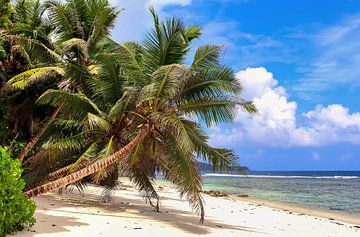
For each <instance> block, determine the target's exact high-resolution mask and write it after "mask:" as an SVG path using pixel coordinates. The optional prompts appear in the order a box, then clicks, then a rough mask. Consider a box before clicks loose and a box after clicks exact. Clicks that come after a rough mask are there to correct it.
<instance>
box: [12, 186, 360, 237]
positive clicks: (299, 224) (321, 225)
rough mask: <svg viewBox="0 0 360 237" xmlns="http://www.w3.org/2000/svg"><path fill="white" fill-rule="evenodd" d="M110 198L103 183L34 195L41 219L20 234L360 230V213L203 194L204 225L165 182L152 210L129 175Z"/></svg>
mask: <svg viewBox="0 0 360 237" xmlns="http://www.w3.org/2000/svg"><path fill="white" fill-rule="evenodd" d="M122 183H123V184H122V185H121V186H120V187H119V189H118V190H117V191H115V193H114V196H113V199H112V201H110V202H108V203H103V202H101V201H99V196H100V194H101V192H102V189H101V188H99V187H96V186H89V187H88V188H87V190H86V191H85V195H84V196H81V195H79V193H78V191H76V190H74V191H73V192H72V193H71V194H69V193H68V194H66V195H65V194H63V195H59V194H55V193H53V194H48V195H44V196H41V197H38V198H36V199H35V201H36V204H37V211H36V214H35V217H36V219H37V223H36V225H35V226H33V227H32V228H31V229H29V230H24V231H22V232H20V233H18V234H17V235H16V237H46V236H59V237H67V236H69V237H70V236H71V237H74V236H80V237H85V236H86V237H90V236H156V237H159V236H172V237H173V236H197V235H204V236H222V237H225V236H302V237H303V236H317V237H320V236H326V237H327V236H331V237H334V236H346V237H351V236H356V237H358V236H360V226H359V225H360V219H359V218H356V217H352V216H347V215H342V214H338V213H335V212H334V213H333V212H324V211H320V210H313V209H307V208H302V207H293V206H292V205H285V204H282V203H276V202H268V201H262V200H256V199H252V198H237V197H211V196H209V195H206V194H204V200H205V202H206V218H205V223H204V224H203V225H201V224H199V222H198V221H199V218H198V216H197V215H196V213H194V212H192V210H191V208H190V206H189V204H188V202H187V201H186V200H184V199H180V198H179V195H178V193H177V192H176V190H175V189H173V188H172V187H167V186H166V187H164V186H163V185H162V188H160V189H161V190H159V194H160V196H161V206H160V211H161V212H154V210H153V208H152V207H151V206H149V205H147V204H146V203H145V201H144V200H143V199H142V198H141V197H140V196H139V194H138V192H137V190H136V189H134V188H133V187H132V186H131V185H130V183H129V182H128V181H127V180H122Z"/></svg>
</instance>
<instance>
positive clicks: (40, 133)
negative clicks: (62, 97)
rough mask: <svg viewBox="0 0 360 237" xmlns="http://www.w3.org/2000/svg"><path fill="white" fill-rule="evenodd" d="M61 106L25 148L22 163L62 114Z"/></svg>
mask: <svg viewBox="0 0 360 237" xmlns="http://www.w3.org/2000/svg"><path fill="white" fill-rule="evenodd" d="M60 109H61V106H59V107H57V109H56V110H55V111H54V112H53V113H52V114H51V116H50V118H49V119H48V121H47V122H46V123H45V124H44V126H43V127H42V128H41V129H40V131H39V132H38V133H37V134H36V135H35V137H33V138H32V139H31V140H30V142H29V143H28V144H27V145H26V146H25V148H24V150H23V151H22V152H21V153H20V155H19V157H18V159H19V160H20V161H21V162H22V161H23V160H24V157H25V156H26V154H27V153H28V152H29V151H30V149H31V148H33V147H34V146H35V145H36V144H37V143H38V141H39V140H40V138H41V137H42V135H44V133H45V132H46V130H47V129H48V127H49V126H50V124H51V123H52V122H53V121H54V119H55V118H56V116H57V115H58V113H59V112H60Z"/></svg>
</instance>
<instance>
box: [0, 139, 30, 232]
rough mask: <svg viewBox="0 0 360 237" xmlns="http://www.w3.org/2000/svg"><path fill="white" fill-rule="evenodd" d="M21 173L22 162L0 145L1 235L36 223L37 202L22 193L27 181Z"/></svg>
mask: <svg viewBox="0 0 360 237" xmlns="http://www.w3.org/2000/svg"><path fill="white" fill-rule="evenodd" d="M21 173H22V169H21V164H20V162H19V161H18V160H13V159H12V158H11V156H10V152H9V151H8V150H7V149H5V148H2V147H1V146H0V237H3V236H5V235H6V234H13V233H15V232H16V231H18V230H22V229H23V228H24V227H25V226H32V225H34V223H35V219H34V217H33V214H34V211H35V203H34V202H32V201H30V200H28V199H27V198H26V197H25V196H24V195H23V193H22V190H23V189H24V187H25V181H24V180H23V179H22V178H21Z"/></svg>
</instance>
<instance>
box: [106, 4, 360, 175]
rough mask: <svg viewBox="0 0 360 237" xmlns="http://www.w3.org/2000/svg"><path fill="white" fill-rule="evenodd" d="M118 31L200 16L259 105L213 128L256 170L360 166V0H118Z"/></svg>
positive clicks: (131, 33) (139, 33) (135, 36)
mask: <svg viewBox="0 0 360 237" xmlns="http://www.w3.org/2000/svg"><path fill="white" fill-rule="evenodd" d="M112 3H113V4H115V5H117V6H118V7H119V8H124V9H125V10H124V11H123V12H122V13H121V15H120V17H119V19H118V22H117V24H116V28H115V29H114V31H113V36H114V37H115V39H116V40H117V41H120V42H121V41H127V40H141V39H142V38H143V36H144V34H145V32H146V31H147V30H148V28H149V27H150V26H151V23H152V22H151V17H150V15H149V13H148V11H147V7H148V6H154V7H155V8H156V9H157V10H158V12H159V15H160V17H161V18H165V17H168V16H176V17H180V18H182V19H183V20H184V22H185V23H186V24H189V25H192V24H196V25H200V26H201V27H202V29H203V37H202V38H201V39H200V40H198V41H196V42H195V43H194V47H196V46H198V45H201V44H221V45H224V46H225V50H224V55H223V61H224V62H225V63H226V64H227V65H229V66H231V67H232V68H233V69H234V71H235V72H237V74H236V76H237V78H238V79H239V80H240V81H241V83H242V84H243V85H244V88H245V91H244V95H243V96H244V98H246V99H251V100H253V101H254V102H255V104H256V105H257V107H258V108H259V114H258V115H256V116H248V115H246V114H244V113H243V112H242V111H239V112H238V114H237V116H236V119H235V121H234V123H233V124H231V125H220V126H219V127H214V128H210V129H208V133H209V135H210V138H211V143H212V144H213V145H218V146H225V147H228V148H232V149H234V150H235V151H236V152H237V153H238V154H239V156H240V163H241V164H243V165H247V166H249V167H250V168H251V169H254V170H360V157H359V156H360V146H359V144H360V113H359V111H360V103H359V95H360V40H359V39H360V0H331V1H325V0H317V1H310V0H301V1H300V0H298V1H288V0H272V1H271V0H136V1H134V0H121V1H114V0H113V1H112Z"/></svg>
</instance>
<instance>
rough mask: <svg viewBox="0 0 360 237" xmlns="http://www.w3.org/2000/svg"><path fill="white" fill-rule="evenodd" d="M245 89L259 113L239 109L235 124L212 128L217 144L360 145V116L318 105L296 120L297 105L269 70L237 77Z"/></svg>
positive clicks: (341, 107) (343, 108)
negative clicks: (290, 99) (346, 143)
mask: <svg viewBox="0 0 360 237" xmlns="http://www.w3.org/2000/svg"><path fill="white" fill-rule="evenodd" d="M236 77H237V78H238V79H239V80H240V82H241V83H242V85H243V86H244V91H245V92H244V97H245V98H246V99H249V100H253V101H254V104H255V105H256V107H257V109H258V110H259V113H258V114H257V115H249V114H246V113H244V112H243V111H242V110H239V111H238V113H237V115H236V118H235V121H234V124H233V125H230V127H228V128H227V129H226V128H223V127H221V128H219V127H216V128H210V130H209V132H210V137H211V142H212V143H213V144H214V145H220V144H221V145H225V146H232V147H233V146H241V145H243V144H246V145H251V144H262V145H264V146H267V147H301V146H322V145H328V144H335V143H341V142H348V143H353V144H360V113H350V112H349V110H348V109H347V108H345V107H343V106H342V105H337V104H333V105H329V106H327V107H322V106H318V107H317V108H315V109H314V110H312V111H309V112H307V113H304V114H302V115H300V116H301V121H303V124H300V123H299V121H298V120H297V117H296V112H297V103H296V102H295V101H289V100H288V98H287V94H286V90H285V89H284V88H283V87H281V86H279V85H278V81H277V80H276V79H274V77H273V75H272V74H271V73H270V72H268V71H267V70H266V69H265V68H262V67H260V68H247V69H246V70H243V71H240V72H238V73H237V74H236Z"/></svg>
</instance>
